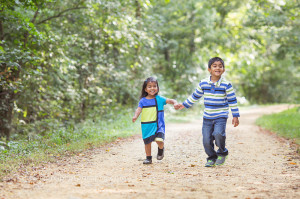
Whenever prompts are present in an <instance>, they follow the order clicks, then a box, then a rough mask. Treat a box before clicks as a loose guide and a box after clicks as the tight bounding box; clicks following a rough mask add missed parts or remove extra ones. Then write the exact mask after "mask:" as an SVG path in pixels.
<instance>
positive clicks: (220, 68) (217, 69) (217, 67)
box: [208, 61, 225, 77]
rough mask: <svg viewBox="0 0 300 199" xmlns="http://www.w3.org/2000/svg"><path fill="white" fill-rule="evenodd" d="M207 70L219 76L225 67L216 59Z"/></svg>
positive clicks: (212, 74)
mask: <svg viewBox="0 0 300 199" xmlns="http://www.w3.org/2000/svg"><path fill="white" fill-rule="evenodd" d="M208 71H209V72H210V74H211V76H213V77H221V75H222V74H223V73H224V72H225V68H224V66H223V64H222V63H221V62H220V61H216V62H214V63H213V64H212V65H211V66H210V68H208Z"/></svg>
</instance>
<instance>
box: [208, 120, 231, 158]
mask: <svg viewBox="0 0 300 199" xmlns="http://www.w3.org/2000/svg"><path fill="white" fill-rule="evenodd" d="M226 122H227V118H218V119H212V120H211V119H205V118H203V126H202V136H203V146H204V149H205V152H206V154H207V155H208V158H207V160H216V159H217V158H218V156H226V155H228V150H227V149H226V148H225V140H226V133H225V129H226ZM214 141H215V144H216V145H217V146H218V147H219V149H218V151H215V149H214Z"/></svg>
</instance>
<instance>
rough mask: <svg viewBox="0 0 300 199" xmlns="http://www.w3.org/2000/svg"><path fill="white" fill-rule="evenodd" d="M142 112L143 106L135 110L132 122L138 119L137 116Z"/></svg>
mask: <svg viewBox="0 0 300 199" xmlns="http://www.w3.org/2000/svg"><path fill="white" fill-rule="evenodd" d="M141 112H142V108H141V107H138V108H137V109H136V110H135V113H134V116H133V117H132V122H135V121H136V120H137V118H138V117H139V116H140V114H141Z"/></svg>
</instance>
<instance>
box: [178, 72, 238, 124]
mask: <svg viewBox="0 0 300 199" xmlns="http://www.w3.org/2000/svg"><path fill="white" fill-rule="evenodd" d="M202 96H204V106H205V109H204V114H203V117H204V118H205V119H217V118H228V114H229V107H230V109H231V112H232V116H233V117H240V114H239V109H238V106H237V100H236V96H235V93H234V90H233V87H232V85H231V83H230V82H228V81H226V80H225V79H224V78H222V77H221V78H220V79H219V81H217V82H215V83H213V82H212V81H211V80H210V77H208V78H206V79H203V80H201V81H200V83H199V85H198V87H197V88H196V90H195V92H194V93H193V94H192V95H191V96H190V97H188V98H187V99H186V100H185V101H184V102H183V105H184V106H185V107H186V108H190V107H191V106H192V105H193V104H194V103H195V102H196V101H198V100H199V99H200V98H201V97H202Z"/></svg>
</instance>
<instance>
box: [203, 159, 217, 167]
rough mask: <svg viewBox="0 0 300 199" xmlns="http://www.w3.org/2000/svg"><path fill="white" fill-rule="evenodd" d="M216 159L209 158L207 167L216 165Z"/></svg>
mask: <svg viewBox="0 0 300 199" xmlns="http://www.w3.org/2000/svg"><path fill="white" fill-rule="evenodd" d="M215 162H216V161H215V160H207V162H206V164H205V167H214V166H215Z"/></svg>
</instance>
